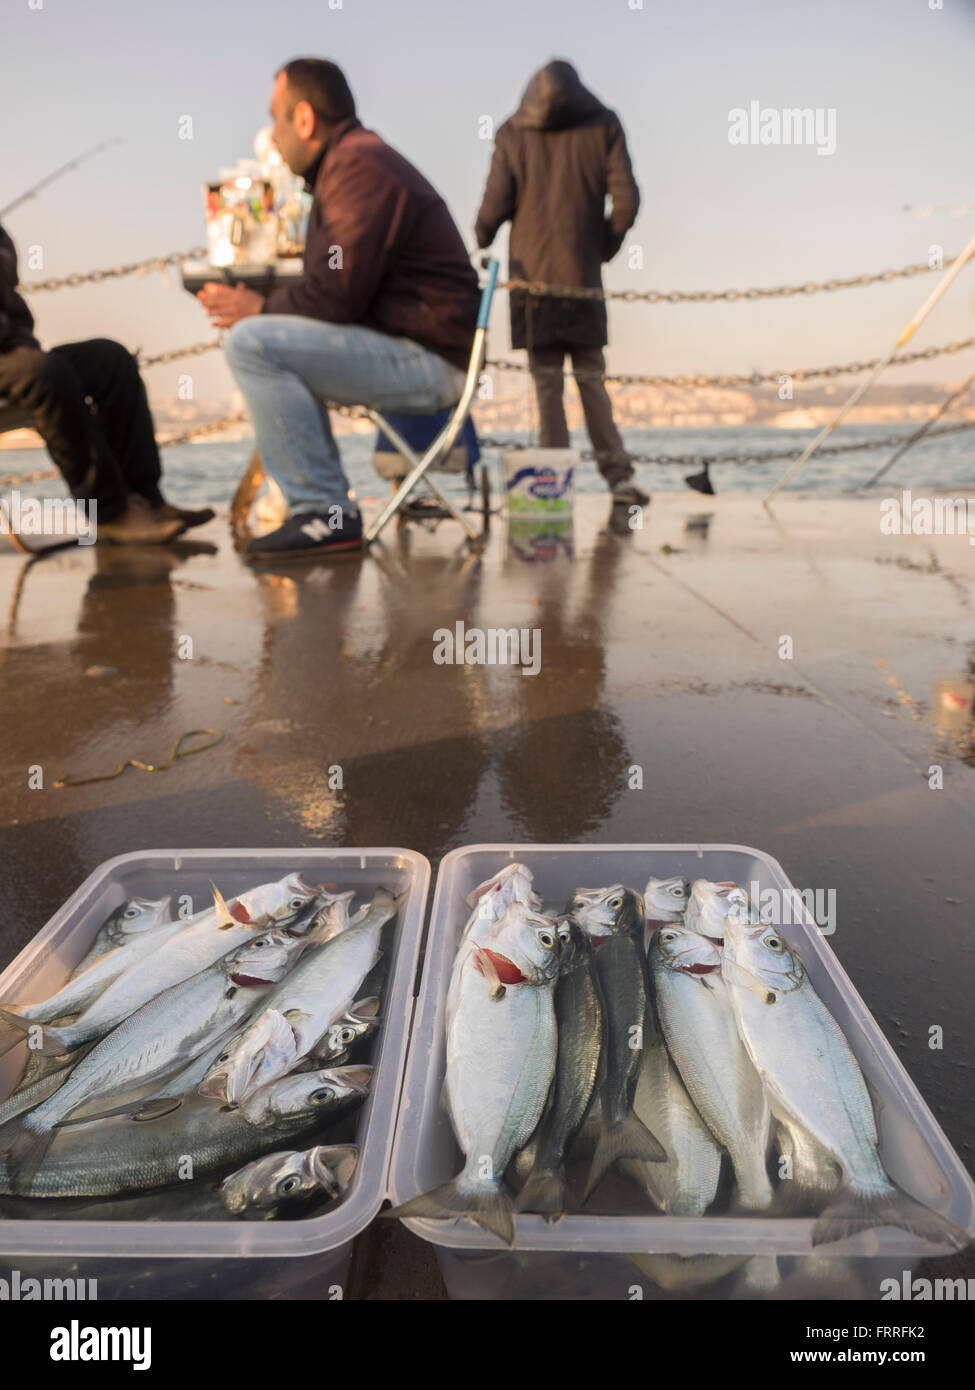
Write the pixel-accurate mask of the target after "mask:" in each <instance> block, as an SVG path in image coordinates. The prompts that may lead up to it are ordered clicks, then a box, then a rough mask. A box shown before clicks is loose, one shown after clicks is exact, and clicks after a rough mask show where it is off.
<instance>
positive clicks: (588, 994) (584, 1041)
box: [516, 918, 604, 1221]
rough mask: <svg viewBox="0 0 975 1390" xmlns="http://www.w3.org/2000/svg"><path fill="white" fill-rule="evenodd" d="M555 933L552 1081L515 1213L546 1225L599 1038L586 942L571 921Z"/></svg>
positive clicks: (587, 1096) (559, 1202) (553, 1217)
mask: <svg viewBox="0 0 975 1390" xmlns="http://www.w3.org/2000/svg"><path fill="white" fill-rule="evenodd" d="M558 931H559V936H560V938H561V941H562V951H561V959H560V962H559V974H558V979H557V981H556V984H555V1018H556V1023H557V1027H558V1052H557V1057H556V1064H555V1081H554V1084H553V1086H552V1093H551V1095H550V1097H549V1103H548V1106H547V1108H546V1111H545V1114H544V1116H543V1118H542V1122H541V1124H540V1125H539V1128H538V1132H537V1135H536V1142H535V1146H534V1162H533V1166H532V1170H531V1172H530V1173H529V1175H528V1177H527V1179H526V1181H525V1185H524V1186H523V1187H522V1189H521V1191H520V1192H519V1194H518V1200H517V1203H516V1207H517V1210H518V1211H531V1212H537V1213H540V1214H541V1215H542V1216H544V1217H545V1219H546V1220H547V1221H557V1220H558V1218H559V1217H560V1216H561V1215H562V1212H563V1210H564V1207H565V1172H564V1167H563V1164H564V1157H565V1151H566V1149H567V1147H568V1145H569V1143H570V1141H571V1139H572V1136H573V1135H574V1134H575V1132H576V1130H577V1129H578V1128H579V1126H580V1125H581V1123H582V1121H583V1118H584V1116H585V1114H586V1111H587V1110H588V1108H589V1102H590V1100H591V1099H592V1094H593V1089H594V1087H595V1084H596V1072H597V1068H598V1066H599V1057H600V1052H601V1050H602V1046H603V1035H604V1026H603V1006H602V1001H601V999H600V997H599V985H598V983H597V981H596V966H595V962H594V960H593V952H592V947H591V945H590V944H589V938H588V937H587V936H586V934H585V932H584V931H583V930H582V928H581V927H579V926H577V925H576V923H575V922H573V921H572V919H571V918H566V919H564V920H563V921H562V922H560V923H559V927H558Z"/></svg>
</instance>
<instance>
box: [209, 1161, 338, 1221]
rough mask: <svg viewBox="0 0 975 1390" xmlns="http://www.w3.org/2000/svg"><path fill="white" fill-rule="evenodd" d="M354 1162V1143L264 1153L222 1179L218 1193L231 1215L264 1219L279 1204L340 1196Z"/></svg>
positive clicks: (272, 1214) (278, 1208) (294, 1203)
mask: <svg viewBox="0 0 975 1390" xmlns="http://www.w3.org/2000/svg"><path fill="white" fill-rule="evenodd" d="M358 1161H359V1150H358V1149H357V1148H356V1147H355V1145H354V1144H336V1145H325V1144H317V1145H316V1146H315V1148H313V1149H306V1150H305V1151H304V1152H302V1151H301V1150H300V1149H299V1150H293V1151H291V1152H289V1153H273V1154H265V1156H264V1157H263V1158H257V1159H255V1160H254V1161H253V1163H248V1164H247V1166H246V1167H244V1168H240V1169H238V1170H237V1172H236V1173H231V1175H230V1177H229V1178H224V1180H223V1182H222V1183H221V1185H220V1195H221V1198H222V1199H223V1205H224V1206H225V1207H226V1209H227V1211H228V1212H229V1213H230V1215H231V1216H240V1217H244V1218H246V1219H249V1220H252V1221H255V1220H256V1221H267V1220H269V1219H270V1218H271V1217H274V1216H277V1214H278V1212H279V1210H280V1209H281V1207H283V1206H284V1207H291V1206H296V1205H298V1204H299V1203H305V1202H309V1201H311V1199H312V1198H314V1197H320V1196H328V1197H339V1196H341V1194H342V1193H343V1192H344V1191H345V1189H346V1188H347V1187H348V1185H349V1183H350V1182H351V1181H352V1175H353V1173H354V1172H355V1168H356V1164H357V1163H358Z"/></svg>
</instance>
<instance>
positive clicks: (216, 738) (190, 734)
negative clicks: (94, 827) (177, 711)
mask: <svg viewBox="0 0 975 1390" xmlns="http://www.w3.org/2000/svg"><path fill="white" fill-rule="evenodd" d="M202 734H213V738H211V739H210V742H209V743H201V744H199V745H198V746H197V747H196V748H181V747H180V744H181V743H183V741H184V740H185V739H188V738H196V737H197V736H198V735H202ZM223 739H224V735H223V733H222V732H221V731H220V730H219V729H188V730H187V732H186V733H185V734H180V736H179V738H178V739H177V740H176V742H175V743H174V744H173V748H172V752H171V753H170V755H169V757H168V758H167V759H166V761H165V762H164V763H144V762H142V761H141V759H139V758H126V759H125V761H124V762H121V763H119V765H118V767H117V768H116V770H115V771H114V772H103V773H101V774H99V775H98V776H97V777H72V776H71V774H70V773H65V774H64V776H63V777H59V778H58V779H57V781H56V782H55V783H54V785H55V786H56V787H83V786H85V785H86V784H87V783H89V782H111V781H113V780H114V779H115V778H116V777H121V775H122V773H123V772H124V771H125V769H126V768H127V767H137V768H138V769H139V771H140V772H165V771H166V769H167V768H170V767H172V766H173V764H174V763H175V762H176V760H177V758H189V757H191V756H192V755H193V754H194V753H205V752H206V751H207V749H208V748H215V747H216V746H217V744H218V743H222V742H223Z"/></svg>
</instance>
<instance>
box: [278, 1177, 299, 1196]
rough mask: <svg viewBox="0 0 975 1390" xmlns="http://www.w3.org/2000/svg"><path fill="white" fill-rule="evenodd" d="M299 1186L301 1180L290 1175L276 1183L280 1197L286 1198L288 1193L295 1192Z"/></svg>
mask: <svg viewBox="0 0 975 1390" xmlns="http://www.w3.org/2000/svg"><path fill="white" fill-rule="evenodd" d="M300 1186H301V1179H300V1178H297V1177H295V1175H294V1174H293V1173H292V1174H291V1176H290V1177H287V1178H282V1179H281V1181H280V1182H279V1183H278V1189H277V1190H278V1192H279V1193H280V1194H281V1196H282V1197H286V1196H287V1195H288V1193H289V1192H296V1191H297V1189H298V1188H299V1187H300Z"/></svg>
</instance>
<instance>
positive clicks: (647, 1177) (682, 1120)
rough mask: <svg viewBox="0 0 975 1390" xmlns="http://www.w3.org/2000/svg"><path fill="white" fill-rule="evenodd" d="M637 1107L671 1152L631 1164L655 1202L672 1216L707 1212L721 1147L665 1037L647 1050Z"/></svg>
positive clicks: (628, 1167) (635, 1099)
mask: <svg viewBox="0 0 975 1390" xmlns="http://www.w3.org/2000/svg"><path fill="white" fill-rule="evenodd" d="M633 1109H634V1111H635V1112H636V1114H637V1115H638V1116H639V1117H640V1119H641V1120H642V1121H643V1123H644V1124H645V1125H646V1127H647V1129H649V1130H650V1132H651V1133H652V1134H655V1135H656V1136H657V1138H658V1139H659V1140H660V1142H661V1144H662V1145H663V1146H664V1148H665V1149H666V1150H667V1161H666V1162H665V1163H635V1162H628V1163H626V1164H624V1165H621V1166H622V1167H623V1171H624V1172H626V1173H627V1174H628V1175H630V1176H633V1177H634V1178H635V1179H636V1180H637V1181H638V1182H639V1183H640V1184H641V1185H642V1186H643V1187H644V1188H645V1189H646V1192H647V1195H648V1196H649V1197H650V1200H651V1201H652V1202H653V1203H654V1205H655V1206H657V1207H659V1208H660V1210H661V1211H663V1212H667V1213H668V1214H669V1215H671V1216H703V1215H704V1213H705V1212H706V1211H707V1209H708V1207H709V1206H710V1205H711V1203H712V1202H713V1201H714V1199H715V1196H716V1195H717V1191H718V1179H719V1178H720V1176H721V1149H720V1148H719V1146H718V1145H717V1144H716V1143H715V1141H714V1137H713V1136H712V1134H711V1131H710V1130H709V1129H708V1127H707V1125H706V1124H705V1123H704V1121H703V1120H702V1119H701V1117H700V1115H699V1114H698V1113H697V1110H696V1109H695V1106H694V1103H693V1101H692V1100H691V1098H690V1096H689V1095H688V1094H687V1088H686V1087H685V1085H684V1083H683V1081H681V1079H680V1075H679V1073H678V1071H677V1069H676V1067H675V1066H674V1064H673V1063H672V1062H671V1060H670V1056H669V1054H668V1052H667V1048H666V1047H665V1045H664V1043H663V1041H661V1040H659V1039H658V1040H655V1041H654V1042H652V1043H651V1044H650V1045H649V1047H647V1048H645V1049H644V1053H643V1060H642V1063H641V1065H640V1074H639V1076H638V1077H637V1083H636V1094H635V1095H634V1097H633Z"/></svg>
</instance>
